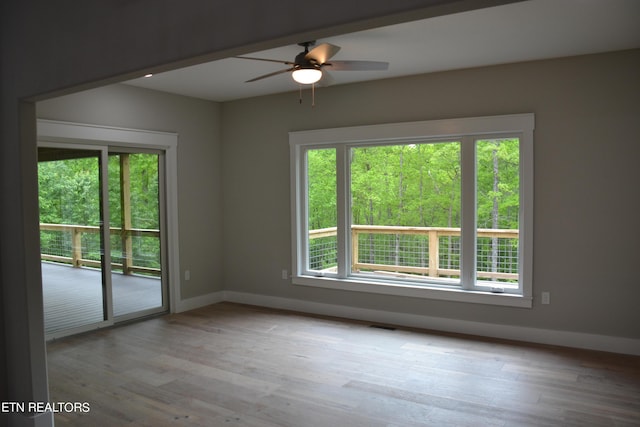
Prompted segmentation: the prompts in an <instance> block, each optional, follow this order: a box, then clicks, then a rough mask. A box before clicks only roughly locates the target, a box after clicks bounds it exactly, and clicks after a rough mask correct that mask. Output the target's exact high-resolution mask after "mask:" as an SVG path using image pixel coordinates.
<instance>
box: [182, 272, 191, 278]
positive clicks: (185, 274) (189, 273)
mask: <svg viewBox="0 0 640 427" xmlns="http://www.w3.org/2000/svg"><path fill="white" fill-rule="evenodd" d="M184 280H191V270H185V271H184Z"/></svg>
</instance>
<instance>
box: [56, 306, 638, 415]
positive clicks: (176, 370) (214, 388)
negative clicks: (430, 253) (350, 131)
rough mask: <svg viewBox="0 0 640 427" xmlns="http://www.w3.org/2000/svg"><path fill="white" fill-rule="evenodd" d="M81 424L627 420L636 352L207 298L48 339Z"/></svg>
mask: <svg viewBox="0 0 640 427" xmlns="http://www.w3.org/2000/svg"><path fill="white" fill-rule="evenodd" d="M48 363H49V382H50V390H51V396H50V400H51V401H52V402H76V401H79V402H88V403H89V404H90V409H91V410H90V412H89V413H86V414H81V413H71V414H63V413H59V414H57V415H56V419H55V420H56V425H57V426H66V425H82V426H88V425H91V426H164V425H184V426H254V427H255V426H267V427H269V426H293V427H307V426H319V427H324V426H330V427H344V426H363V427H364V426H366V427H376V426H473V427H477V426H580V427H584V426H601V425H602V426H638V425H640V357H631V356H623V355H615V354H608V353H598V352H590V351H579V350H571V349H562V348H557V347H546V346H533V345H525V344H521V343H513V342H506V341H498V340H486V339H478V338H473V337H465V336H456V335H445V334H437V333H432V332H428V331H417V330H408V329H403V328H397V329H395V330H388V329H381V328H375V327H371V326H370V325H369V324H367V323H361V322H353V321H345V320H340V319H333V318H323V317H317V316H308V315H302V314H297V313H291V312H284V311H277V310H270V309H263V308H257V307H250V306H243V305H238V304H231V303H222V304H216V305H212V306H209V307H205V308H202V309H198V310H194V311H191V312H187V313H181V314H175V315H166V316H163V317H160V318H155V319H151V320H146V321H143V322H139V323H134V324H129V325H125V326H121V327H118V328H113V329H109V330H102V331H96V332H92V333H88V334H84V335H80V336H75V337H69V338H65V339H61V340H59V341H54V342H50V343H49V344H48Z"/></svg>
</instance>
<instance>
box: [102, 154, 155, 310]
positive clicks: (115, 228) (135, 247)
mask: <svg viewBox="0 0 640 427" xmlns="http://www.w3.org/2000/svg"><path fill="white" fill-rule="evenodd" d="M163 164H164V162H163V156H162V153H159V152H140V150H137V151H134V150H131V151H130V152H127V151H123V150H122V149H120V150H116V151H110V152H109V212H110V214H109V220H110V227H111V230H112V232H111V240H110V245H111V247H110V249H111V259H112V268H111V272H112V274H111V282H112V289H113V313H114V317H116V318H117V319H120V318H122V319H124V318H131V317H140V316H142V315H146V314H153V313H155V312H157V311H158V310H160V311H164V310H166V307H167V304H166V303H167V293H166V289H167V287H166V286H163V283H164V282H165V281H166V280H165V275H164V274H163V273H164V269H163V265H164V264H165V263H164V262H163V259H164V254H165V250H164V248H163V247H162V246H163V245H162V242H163V241H164V240H163V239H162V233H163V229H164V227H163V226H162V224H163V223H164V215H163V213H164V209H163V205H164V197H163V191H162V180H161V179H160V177H161V176H163V168H162V165H163Z"/></svg>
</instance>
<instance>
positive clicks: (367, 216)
mask: <svg viewBox="0 0 640 427" xmlns="http://www.w3.org/2000/svg"><path fill="white" fill-rule="evenodd" d="M350 174H351V183H350V186H351V187H350V191H351V215H352V225H351V243H352V246H351V247H352V250H351V252H352V253H351V269H352V272H353V273H354V274H364V275H374V276H380V277H384V278H396V279H402V280H407V279H409V280H419V281H427V280H428V281H429V282H434V281H435V282H439V283H441V284H459V275H460V271H459V270H460V195H461V194H460V191H461V190H460V188H461V187H460V143H459V142H439V143H422V144H401V145H384V146H369V147H358V148H353V149H351V169H350Z"/></svg>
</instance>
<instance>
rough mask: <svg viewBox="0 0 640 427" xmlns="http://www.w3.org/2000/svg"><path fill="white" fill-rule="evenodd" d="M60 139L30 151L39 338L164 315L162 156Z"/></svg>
mask: <svg viewBox="0 0 640 427" xmlns="http://www.w3.org/2000/svg"><path fill="white" fill-rule="evenodd" d="M49 126H54V127H55V126H62V127H68V126H78V125H72V124H63V123H59V122H55V123H54V122H51V123H44V129H45V130H47V129H48V127H49ZM40 128H41V126H40V123H39V130H40ZM48 130H51V129H48ZM46 133H47V132H45V134H46ZM47 139H49V140H47ZM51 139H56V140H55V141H52V140H51ZM59 139H60V138H47V137H46V136H42V137H41V135H40V134H39V144H38V179H39V190H38V191H39V203H40V242H41V244H40V252H41V262H42V284H43V303H44V323H45V334H46V337H47V339H52V338H57V337H62V336H66V335H72V334H75V333H79V332H84V331H87V330H91V329H97V328H101V327H105V326H110V325H113V324H114V323H118V322H122V321H127V320H132V319H137V318H141V317H147V316H150V315H155V314H160V313H166V312H168V311H169V309H170V307H171V305H170V300H171V299H172V298H173V297H174V296H175V295H176V292H175V291H174V289H175V284H173V283H171V276H170V275H169V274H168V272H169V270H170V269H169V264H170V262H169V260H170V257H172V256H177V255H176V254H175V253H173V254H172V253H171V252H172V251H168V249H167V248H168V244H167V241H168V240H169V238H171V239H174V240H175V236H172V233H171V229H172V227H169V226H168V222H167V216H168V215H167V211H168V209H167V187H168V186H167V182H168V175H167V167H166V166H167V157H168V155H167V150H166V149H162V148H161V147H150V146H149V145H136V144H115V145H113V144H110V143H105V141H102V142H99V138H98V139H96V140H95V141H94V143H93V144H86V143H79V142H77V141H66V142H61V141H60V140H59ZM85 142H86V140H85ZM170 285H172V286H170ZM170 295H171V297H172V298H170Z"/></svg>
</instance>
